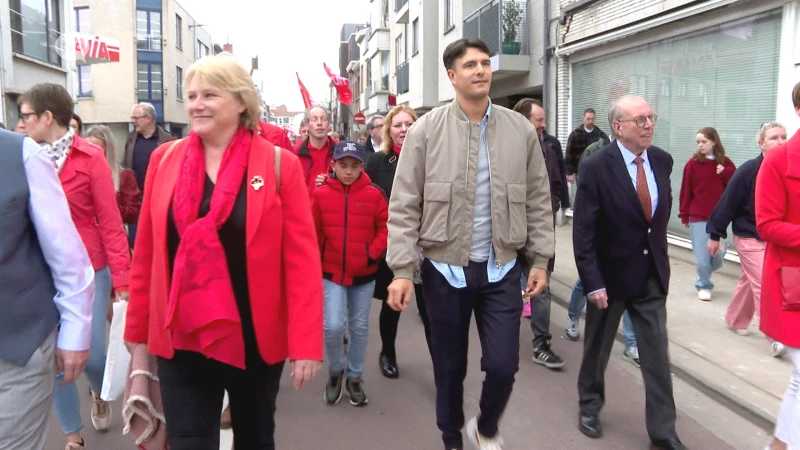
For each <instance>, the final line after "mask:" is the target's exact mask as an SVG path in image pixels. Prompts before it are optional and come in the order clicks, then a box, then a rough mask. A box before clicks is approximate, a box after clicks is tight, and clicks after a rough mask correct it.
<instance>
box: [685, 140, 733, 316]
mask: <svg viewBox="0 0 800 450" xmlns="http://www.w3.org/2000/svg"><path fill="white" fill-rule="evenodd" d="M734 171H736V166H734V165H733V161H731V160H730V159H729V158H728V157H726V156H725V147H723V146H722V141H721V140H720V139H719V134H718V133H717V130H715V129H713V128H711V127H706V128H703V129H702V130H700V131H699V132H698V133H697V153H695V154H694V156H692V159H690V160H689V162H687V163H686V167H684V168H683V184H681V196H680V202H681V203H680V210H679V213H678V217H680V219H681V222H682V223H683V226H685V227H688V228H689V234H690V235H691V238H692V251H693V252H694V259H695V264H696V266H697V281H696V282H695V283H694V286H695V287H696V288H697V297H698V298H699V299H700V300H703V301H710V300H711V291H712V290H713V289H714V283H712V282H711V273H712V272H716V271H717V270H719V269H720V267H722V260H723V258H724V257H725V249H724V248H723V249H721V250H720V251H719V252H717V254H716V256H713V257H712V256H711V255H709V253H708V247H707V244H708V239H709V234H708V233H707V232H706V222H707V221H708V218H709V216H710V215H711V212H712V211H713V210H714V207H715V206H717V202H719V199H720V198H721V197H722V193H723V192H724V191H725V186H727V185H728V181H730V179H731V177H732V176H733V172H734Z"/></svg>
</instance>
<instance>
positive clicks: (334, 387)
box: [325, 372, 344, 405]
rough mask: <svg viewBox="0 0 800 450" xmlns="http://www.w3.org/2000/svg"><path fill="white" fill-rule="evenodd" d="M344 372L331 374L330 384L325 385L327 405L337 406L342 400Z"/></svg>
mask: <svg viewBox="0 0 800 450" xmlns="http://www.w3.org/2000/svg"><path fill="white" fill-rule="evenodd" d="M343 379H344V372H330V377H329V378H328V384H326V385H325V403H327V404H329V405H335V404H337V403H339V400H341V399H342V380H343Z"/></svg>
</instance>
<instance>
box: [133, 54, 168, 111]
mask: <svg viewBox="0 0 800 450" xmlns="http://www.w3.org/2000/svg"><path fill="white" fill-rule="evenodd" d="M136 73H137V94H138V97H139V101H140V102H143V101H161V100H162V99H163V90H162V87H163V86H162V79H163V74H162V72H161V64H151V63H141V62H140V63H139V64H138V65H137V71H136Z"/></svg>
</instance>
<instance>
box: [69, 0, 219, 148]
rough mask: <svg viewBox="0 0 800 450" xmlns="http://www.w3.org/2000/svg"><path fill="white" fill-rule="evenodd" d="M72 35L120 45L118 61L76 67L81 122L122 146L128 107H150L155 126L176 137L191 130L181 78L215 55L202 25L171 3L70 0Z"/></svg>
mask: <svg viewBox="0 0 800 450" xmlns="http://www.w3.org/2000/svg"><path fill="white" fill-rule="evenodd" d="M74 1H75V5H74V11H73V12H72V14H73V16H74V17H75V31H77V32H79V33H89V34H98V35H102V36H108V37H111V38H114V39H117V40H119V42H120V61H119V62H118V63H114V64H102V65H79V66H78V67H77V76H76V81H75V85H76V89H75V92H76V97H77V100H78V106H77V113H78V114H79V115H80V116H81V118H82V119H83V121H84V123H87V124H95V123H101V124H105V125H108V126H109V128H111V130H112V132H113V133H114V136H115V138H116V140H117V144H118V147H119V146H121V145H122V143H124V142H125V139H126V137H127V135H128V132H129V131H130V130H131V129H132V125H130V115H131V108H132V107H133V105H135V104H136V103H139V102H149V103H152V104H153V106H155V108H156V115H157V122H158V123H159V124H160V125H162V126H163V127H164V128H165V129H167V130H169V131H170V132H172V133H173V134H175V135H176V136H178V137H181V136H184V135H185V134H186V133H188V131H189V121H188V117H187V114H186V108H185V105H184V100H183V86H182V82H183V77H184V74H185V73H186V70H188V68H189V66H190V65H191V64H192V63H193V62H194V61H195V60H197V59H199V58H202V57H203V56H206V55H209V54H212V52H213V51H214V50H215V48H214V44H213V43H212V40H211V36H210V34H209V33H208V31H207V30H206V29H205V28H204V26H206V25H208V24H200V23H197V21H196V20H195V19H194V18H193V17H192V16H191V15H190V14H189V12H188V11H187V10H186V9H185V8H184V7H183V6H181V4H179V3H178V2H177V1H175V0H115V1H113V2H108V1H104V0H74Z"/></svg>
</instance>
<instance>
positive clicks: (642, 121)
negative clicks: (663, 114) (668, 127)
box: [617, 114, 658, 128]
mask: <svg viewBox="0 0 800 450" xmlns="http://www.w3.org/2000/svg"><path fill="white" fill-rule="evenodd" d="M648 120H649V121H650V123H652V124H653V125H655V124H656V121H658V116H657V115H655V114H651V115H649V116H639V117H634V118H633V119H625V120H617V122H620V123H621V122H633V123H635V124H636V126H637V127H639V128H644V127H645V126H646V125H647V121H648Z"/></svg>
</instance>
